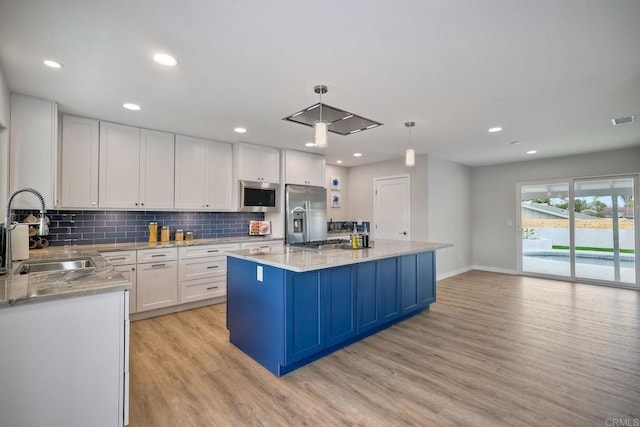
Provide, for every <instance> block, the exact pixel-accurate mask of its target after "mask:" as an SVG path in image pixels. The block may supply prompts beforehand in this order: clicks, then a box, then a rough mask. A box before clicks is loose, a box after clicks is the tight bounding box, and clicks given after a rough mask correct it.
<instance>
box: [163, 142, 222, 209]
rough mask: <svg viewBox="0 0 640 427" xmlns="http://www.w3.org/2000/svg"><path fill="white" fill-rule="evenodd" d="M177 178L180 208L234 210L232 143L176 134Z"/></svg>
mask: <svg viewBox="0 0 640 427" xmlns="http://www.w3.org/2000/svg"><path fill="white" fill-rule="evenodd" d="M175 177H176V195H175V197H176V201H175V207H176V208H178V209H193V210H206V211H213V210H217V211H219V210H231V195H232V188H233V187H232V179H233V177H232V147H231V144H227V143H224V142H215V141H209V140H206V139H201V138H193V137H189V136H182V135H176V162H175Z"/></svg>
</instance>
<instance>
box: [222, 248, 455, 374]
mask: <svg viewBox="0 0 640 427" xmlns="http://www.w3.org/2000/svg"><path fill="white" fill-rule="evenodd" d="M447 246H451V245H449V244H441V243H427V242H403V241H395V240H387V241H385V240H377V241H376V242H375V247H373V248H369V249H359V250H350V249H323V250H311V249H302V248H298V247H288V246H283V247H271V248H252V249H245V250H240V251H232V252H228V253H227V255H228V258H227V328H228V329H229V338H230V341H231V343H232V344H234V345H235V346H236V347H238V348H239V349H241V350H242V351H243V352H244V353H246V354H247V355H249V356H250V357H251V358H253V359H254V360H255V361H257V362H258V363H260V364H261V365H262V366H264V367H265V368H267V369H268V370H269V371H271V372H272V373H273V374H275V375H277V376H281V375H284V374H286V373H287V372H290V371H292V370H294V369H297V368H299V367H300V366H303V365H305V364H307V363H309V362H312V361H314V360H316V359H318V358H320V357H322V356H325V355H327V354H329V353H331V352H334V351H336V350H338V349H340V348H342V347H345V346H347V345H349V344H351V343H353V342H355V341H358V340H360V339H362V338H365V337H367V336H369V335H371V334H373V333H376V332H378V331H380V330H382V329H385V328H388V327H389V326H391V325H393V324H395V323H397V322H400V321H402V320H404V319H406V318H408V317H411V316H413V315H415V314H417V313H420V312H422V311H425V310H428V309H429V305H430V304H431V303H433V302H435V300H436V289H435V251H436V249H440V248H444V247H447Z"/></svg>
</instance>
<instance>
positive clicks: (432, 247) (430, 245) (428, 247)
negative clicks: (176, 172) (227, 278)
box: [225, 241, 453, 273]
mask: <svg viewBox="0 0 640 427" xmlns="http://www.w3.org/2000/svg"><path fill="white" fill-rule="evenodd" d="M414 243H417V244H422V246H421V247H416V248H410V249H402V250H390V251H388V252H384V253H380V254H376V253H375V250H376V248H375V247H373V248H371V249H351V250H349V249H325V250H321V251H317V250H313V249H307V250H305V249H298V250H300V251H306V252H307V253H308V254H310V256H311V257H313V256H314V255H313V254H317V255H318V257H321V256H323V255H324V256H327V255H338V254H346V253H349V252H357V253H360V254H362V258H359V259H353V258H352V259H347V258H344V259H339V260H335V259H333V258H332V260H331V262H325V263H320V264H317V265H312V266H309V267H298V266H295V265H292V264H288V263H283V262H277V261H273V260H269V259H268V258H265V257H264V256H263V255H262V256H260V255H258V256H257V255H251V254H246V253H241V252H244V251H243V250H241V251H227V252H225V254H226V255H227V256H230V257H233V258H237V259H242V260H245V261H251V262H255V263H257V264H263V265H268V266H271V267H276V268H280V269H283V270H289V271H293V272H295V273H304V272H307V271H315V270H323V269H326V268H333V267H340V266H345V265H352V264H359V263H363V262H368V261H376V260H380V259H385V258H393V257H398V256H403V255H411V254H416V253H422V252H435V251H436V250H438V249H444V248H448V247H453V244H452V243H436V242H414ZM378 244H379V245H380V244H382V245H384V244H385V243H384V241H379V243H378ZM370 250H371V251H373V253H372V254H371V255H370V254H369V251H370Z"/></svg>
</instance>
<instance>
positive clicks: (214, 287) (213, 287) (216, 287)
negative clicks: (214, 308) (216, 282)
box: [207, 286, 218, 291]
mask: <svg viewBox="0 0 640 427" xmlns="http://www.w3.org/2000/svg"><path fill="white" fill-rule="evenodd" d="M212 289H218V286H211V287H209V288H207V290H208V291H210V290H212Z"/></svg>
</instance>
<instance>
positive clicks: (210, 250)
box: [207, 249, 219, 253]
mask: <svg viewBox="0 0 640 427" xmlns="http://www.w3.org/2000/svg"><path fill="white" fill-rule="evenodd" d="M218 251H219V249H209V250H208V251H207V252H209V253H211V252H218Z"/></svg>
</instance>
